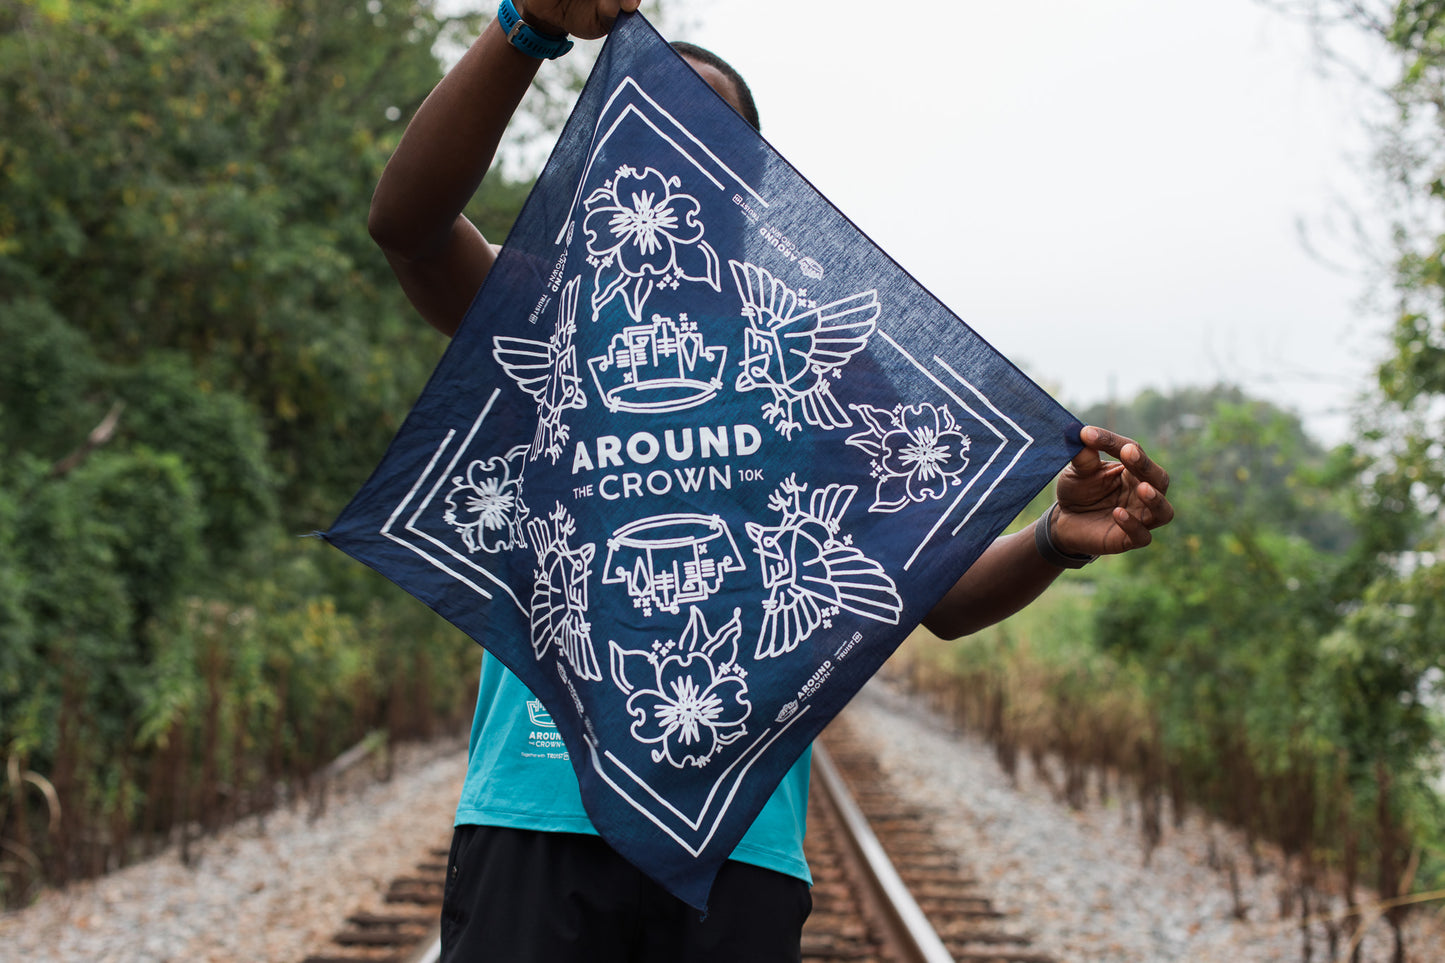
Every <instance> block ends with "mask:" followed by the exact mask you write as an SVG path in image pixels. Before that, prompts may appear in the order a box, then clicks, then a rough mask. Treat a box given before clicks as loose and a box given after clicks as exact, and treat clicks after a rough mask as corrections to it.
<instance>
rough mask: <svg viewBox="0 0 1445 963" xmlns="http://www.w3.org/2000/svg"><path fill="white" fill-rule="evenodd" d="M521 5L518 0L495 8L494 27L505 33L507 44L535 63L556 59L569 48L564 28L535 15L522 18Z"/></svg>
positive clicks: (509, 1)
mask: <svg viewBox="0 0 1445 963" xmlns="http://www.w3.org/2000/svg"><path fill="white" fill-rule="evenodd" d="M521 5H522V0H515V2H514V0H502V2H501V4H500V5H498V7H497V25H498V26H499V27H501V29H502V32H503V33H505V34H506V37H507V43H509V44H510V45H511V46H512V47H513V48H514V49H516V50H518V51H520V52H522V53H524V54H526V55H527V56H529V57H532V58H535V59H537V60H556V59H557V58H558V57H560V56H562V55H563V54H565V53H566V52H567V51H569V50H571V49H572V41H571V40H568V39H567V31H566V29H564V28H562V27H559V26H557V25H555V24H551V23H548V22H546V21H543V20H539V19H538V18H537V17H535V16H534V17H530V18H528V17H525V16H524V14H523V11H522V10H519V9H518V8H519V7H520V6H521Z"/></svg>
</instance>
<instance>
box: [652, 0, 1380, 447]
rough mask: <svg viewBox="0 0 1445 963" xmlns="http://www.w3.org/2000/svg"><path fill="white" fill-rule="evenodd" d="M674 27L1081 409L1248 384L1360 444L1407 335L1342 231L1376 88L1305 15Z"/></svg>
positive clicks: (896, 16)
mask: <svg viewBox="0 0 1445 963" xmlns="http://www.w3.org/2000/svg"><path fill="white" fill-rule="evenodd" d="M645 11H646V0H644V12H645ZM669 33H670V35H671V37H672V38H673V39H687V40H692V41H694V42H696V43H700V44H702V45H703V46H706V47H709V48H711V49H713V50H714V51H715V52H717V53H718V54H720V55H721V56H722V57H724V58H725V59H727V60H729V61H731V62H732V63H733V64H734V66H736V67H737V68H738V70H739V71H740V72H741V73H742V74H743V76H744V77H746V78H747V79H748V81H749V83H750V85H751V86H752V88H753V92H754V94H755V96H756V99H757V101H758V104H759V108H760V112H761V114H762V119H763V132H764V134H765V136H766V137H767V138H768V139H769V140H770V141H771V142H772V143H773V145H774V146H775V147H777V148H778V149H779V151H780V152H781V153H782V155H783V156H784V157H786V158H787V159H788V160H790V161H791V162H792V163H793V164H794V165H795V166H796V167H797V168H798V169H799V170H800V171H801V172H802V173H803V174H804V175H806V176H807V177H808V178H809V179H811V180H812V181H813V183H814V184H815V185H817V186H818V188H819V189H820V190H822V192H823V193H824V194H825V195H826V196H828V197H829V198H830V199H831V200H832V201H833V202H834V203H835V204H837V205H838V207H839V208H840V209H842V211H843V212H844V213H845V214H847V215H849V216H850V217H851V218H852V219H853V220H854V221H855V222H856V223H858V224H859V226H860V227H862V228H863V229H864V230H865V231H867V232H868V233H869V234H870V235H871V236H872V237H873V238H874V240H875V241H877V242H878V243H879V244H880V246H882V247H883V248H884V250H886V251H888V252H889V253H890V254H892V255H893V257H894V258H895V259H897V260H898V261H899V262H900V263H901V264H903V266H904V267H905V268H907V269H909V270H910V271H911V272H912V273H913V274H914V275H915V276H916V277H917V278H918V279H919V280H920V281H921V282H922V283H923V284H924V285H925V286H926V287H928V288H929V289H930V290H932V291H933V293H934V294H936V295H937V296H938V297H939V298H940V299H941V300H942V301H944V303H946V304H948V305H949V306H950V307H951V308H952V309H953V310H954V311H955V312H957V313H958V314H959V315H960V316H961V317H962V318H963V319H964V320H965V321H967V322H968V323H969V324H971V325H972V326H973V327H974V328H975V329H976V330H977V331H979V332H980V333H981V334H982V335H983V336H984V337H986V338H987V339H988V340H989V341H991V342H992V343H993V344H994V346H995V347H997V348H998V349H999V350H1001V351H1002V352H1003V353H1004V354H1005V355H1007V356H1008V357H1010V358H1011V359H1013V360H1014V361H1015V362H1016V363H1018V364H1019V365H1020V367H1022V368H1024V369H1025V370H1026V371H1028V372H1029V373H1030V374H1031V375H1033V377H1034V378H1035V379H1036V380H1038V381H1040V382H1041V383H1042V384H1044V385H1045V386H1046V387H1048V388H1049V389H1050V390H1051V391H1053V392H1054V393H1055V394H1056V395H1057V396H1058V397H1059V398H1060V400H1062V401H1063V402H1064V403H1065V404H1068V405H1074V406H1082V405H1085V404H1089V403H1093V402H1097V401H1103V400H1107V399H1109V398H1110V397H1111V396H1113V397H1117V398H1119V399H1120V400H1125V399H1127V398H1129V397H1132V396H1133V395H1134V394H1135V393H1136V392H1138V391H1139V390H1141V389H1144V388H1146V387H1154V388H1159V389H1164V390H1167V389H1169V388H1171V387H1176V386H1181V385H1194V384H1212V383H1214V382H1217V381H1220V380H1228V381H1233V382H1236V383H1239V384H1241V385H1243V386H1244V387H1245V388H1246V389H1248V390H1249V391H1251V392H1252V393H1255V394H1258V395H1261V396H1264V397H1268V398H1270V399H1272V400H1276V401H1278V402H1280V403H1282V404H1285V405H1287V406H1289V407H1292V408H1294V409H1295V410H1297V411H1299V412H1300V413H1301V414H1302V415H1304V416H1305V417H1306V421H1307V423H1308V425H1309V426H1310V427H1311V429H1312V430H1314V431H1315V433H1316V434H1317V435H1319V436H1320V437H1322V438H1323V439H1324V440H1326V441H1331V442H1333V441H1338V440H1341V439H1342V438H1343V437H1344V435H1345V431H1346V428H1347V421H1346V420H1345V418H1344V417H1343V415H1342V411H1343V409H1344V408H1345V406H1346V405H1347V403H1348V401H1349V399H1350V396H1351V395H1352V394H1354V393H1355V392H1357V391H1358V390H1360V389H1361V388H1363V387H1364V386H1365V384H1366V382H1367V380H1368V378H1369V368H1370V361H1371V360H1372V359H1374V358H1376V357H1377V356H1378V355H1379V354H1380V352H1381V351H1382V350H1383V348H1384V339H1385V331H1386V324H1385V322H1384V321H1382V320H1381V314H1380V312H1378V311H1373V312H1368V311H1365V310H1362V309H1361V307H1360V302H1361V299H1362V297H1363V296H1364V295H1365V294H1366V293H1367V280H1368V278H1367V275H1368V272H1367V271H1366V269H1365V267H1364V263H1365V262H1364V258H1363V257H1362V256H1361V255H1359V254H1357V253H1356V252H1355V251H1354V250H1353V248H1354V243H1353V241H1351V240H1350V233H1349V232H1348V231H1347V230H1344V229H1343V228H1342V227H1341V225H1343V224H1345V223H1346V221H1347V217H1348V214H1349V212H1350V210H1351V209H1352V208H1353V209H1363V208H1365V207H1366V206H1367V202H1366V201H1365V200H1364V198H1366V197H1367V194H1366V191H1365V184H1366V183H1367V177H1366V174H1365V172H1364V171H1363V168H1364V167H1365V162H1366V161H1367V157H1366V149H1367V145H1368V140H1367V137H1366V135H1365V133H1364V125H1363V115H1364V114H1365V113H1366V112H1367V111H1368V110H1369V109H1370V108H1371V102H1370V101H1369V99H1368V97H1367V96H1366V95H1365V94H1363V93H1361V92H1360V90H1359V89H1358V88H1357V87H1356V86H1355V85H1352V84H1350V83H1348V82H1346V81H1344V80H1343V79H1341V78H1338V77H1336V78H1335V79H1329V78H1327V77H1326V76H1324V75H1323V72H1322V71H1321V70H1320V58H1319V56H1318V54H1317V51H1316V48H1315V46H1314V44H1313V42H1312V40H1311V38H1310V36H1309V33H1308V31H1307V30H1306V28H1305V27H1304V26H1303V25H1302V24H1300V23H1298V22H1294V21H1290V20H1287V19H1285V18H1284V17H1282V16H1281V15H1279V14H1278V13H1275V12H1273V11H1271V10H1269V9H1267V8H1266V7H1264V6H1262V5H1261V4H1259V3H1258V2H1255V0H1089V2H1087V3H1085V2H1081V0H1032V2H1029V3H1018V2H1013V0H991V2H972V0H921V2H914V3H911V4H906V5H884V4H878V3H876V2H863V0H827V2H807V3H779V2H777V0H769V2H764V0H712V2H708V3H694V4H692V12H691V14H690V15H689V16H685V17H683V18H674V19H673V21H672V22H671V25H670V28H669ZM1301 224H1303V225H1304V227H1305V229H1306V232H1307V233H1308V235H1309V236H1310V237H1311V238H1312V243H1313V244H1314V245H1316V246H1318V247H1319V248H1320V249H1321V250H1322V251H1323V252H1324V253H1325V255H1326V256H1327V257H1328V259H1329V260H1332V261H1335V262H1338V263H1339V264H1340V265H1342V267H1343V269H1341V268H1340V267H1330V266H1327V264H1326V263H1324V262H1323V261H1322V259H1321V258H1320V257H1318V256H1316V255H1313V254H1311V253H1309V251H1308V250H1307V248H1306V245H1305V243H1304V241H1303V240H1302V239H1301V232H1300V225H1301Z"/></svg>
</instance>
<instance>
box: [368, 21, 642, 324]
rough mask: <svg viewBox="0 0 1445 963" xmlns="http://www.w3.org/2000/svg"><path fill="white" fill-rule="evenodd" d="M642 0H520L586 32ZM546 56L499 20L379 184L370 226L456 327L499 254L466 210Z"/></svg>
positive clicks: (400, 268)
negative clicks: (522, 46) (529, 50)
mask: <svg viewBox="0 0 1445 963" xmlns="http://www.w3.org/2000/svg"><path fill="white" fill-rule="evenodd" d="M638 3H639V0H530V2H526V3H523V2H521V0H518V2H517V3H516V6H517V8H518V12H519V13H520V14H521V15H522V19H524V20H525V21H526V22H527V23H528V24H530V25H531V26H533V27H534V28H536V29H537V30H540V31H542V32H543V33H549V34H556V35H560V34H571V35H572V36H575V37H581V38H583V39H593V38H596V37H600V36H602V35H604V34H605V33H606V32H607V31H608V29H610V28H611V26H612V22H613V21H614V20H615V19H617V15H618V13H619V12H621V11H623V10H626V11H629V12H630V11H633V10H636V9H637V6H638ZM540 65H541V61H540V60H536V59H534V58H532V57H529V56H527V55H526V54H524V53H521V52H520V51H518V50H516V49H515V48H514V47H512V45H511V44H509V43H507V38H506V35H505V34H504V33H502V29H501V27H499V26H498V25H497V22H496V21H495V20H493V21H492V22H491V23H489V24H487V28H486V29H485V30H483V31H482V34H481V36H479V37H478V38H477V40H476V42H475V43H473V44H472V46H471V48H470V49H469V50H468V51H467V52H466V54H465V55H464V56H463V57H462V59H461V60H460V61H459V62H458V63H457V64H456V66H454V67H453V68H452V69H451V70H450V71H449V72H448V73H447V75H446V76H445V77H443V78H442V81H441V83H439V84H437V86H436V88H435V89H434V90H433V91H432V92H431V94H429V95H428V96H427V99H426V100H425V101H424V102H423V103H422V105H421V107H420V108H419V109H418V110H417V112H416V116H415V117H413V118H412V120H411V123H409V124H408V125H407V128H406V133H405V134H403V135H402V138H401V143H399V144H398V145H397V148H396V151H395V153H393V154H392V156H391V160H389V161H388V162H387V165H386V170H385V171H383V172H382V175H381V181H380V182H379V183H378V184H377V185H376V192H375V194H373V195H372V199H371V213H370V215H369V217H368V219H367V227H368V229H369V230H370V231H371V236H372V238H373V239H374V240H375V241H376V243H377V244H378V245H380V247H381V249H382V251H383V252H384V253H385V254H386V259H387V261H388V262H389V263H390V264H391V269H392V271H393V272H394V273H395V274H396V278H397V280H398V281H399V282H401V287H402V290H403V291H405V292H406V296H407V298H408V299H410V301H411V303H412V304H413V305H414V306H415V307H416V309H417V311H419V312H420V313H421V316H422V317H423V318H425V319H426V320H427V321H428V322H429V323H431V324H432V326H434V327H435V328H437V330H439V331H441V332H442V333H443V334H445V335H447V336H451V335H453V334H455V333H456V330H457V326H458V325H460V324H461V321H462V317H463V315H465V314H466V311H467V308H468V306H470V304H471V302H472V298H473V297H474V296H475V295H476V293H477V290H478V289H479V288H480V287H481V286H482V282H483V281H484V280H486V277H487V274H488V272H490V271H491V269H492V264H493V263H495V261H496V259H497V255H496V250H495V249H494V248H493V247H492V245H491V244H489V243H488V242H487V240H486V238H484V237H482V234H481V232H480V231H478V230H477V228H476V226H475V225H473V224H472V223H471V222H470V221H469V220H467V218H466V217H465V216H463V214H462V208H464V207H465V206H466V204H467V201H469V200H470V199H471V197H472V195H473V194H475V193H476V191H477V188H478V187H479V186H480V185H481V183H482V178H483V177H484V176H485V175H486V173H487V168H489V167H490V166H491V164H492V160H493V159H494V158H495V157H496V153H497V145H498V144H499V143H501V140H502V134H503V132H504V131H505V130H506V129H507V124H508V123H509V122H510V121H511V119H512V115H513V114H514V113H516V111H517V106H518V105H519V104H520V103H521V102H522V95H523V94H525V93H526V92H527V87H528V86H529V85H530V84H531V82H532V78H533V77H534V76H536V73H537V70H538V67H539V66H540Z"/></svg>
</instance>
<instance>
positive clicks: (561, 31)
mask: <svg viewBox="0 0 1445 963" xmlns="http://www.w3.org/2000/svg"><path fill="white" fill-rule="evenodd" d="M512 3H513V5H514V6H515V7H516V10H517V16H518V17H521V18H522V22H523V23H525V24H526V25H527V26H529V27H531V28H532V29H533V30H535V31H537V32H538V33H540V34H542V35H543V36H545V37H547V38H548V39H554V38H555V39H562V38H565V37H566V36H567V29H566V28H565V27H563V26H562V25H561V24H556V23H553V22H552V21H550V20H548V19H546V18H545V17H540V16H538V15H537V14H536V13H534V12H532V11H529V10H528V9H527V0H512ZM533 6H535V4H533Z"/></svg>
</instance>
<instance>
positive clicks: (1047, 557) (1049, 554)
mask: <svg viewBox="0 0 1445 963" xmlns="http://www.w3.org/2000/svg"><path fill="white" fill-rule="evenodd" d="M1058 507H1059V503H1058V502H1054V503H1053V504H1052V505H1050V506H1049V510H1048V511H1046V512H1044V514H1043V515H1042V516H1041V517H1040V518H1039V520H1038V521H1036V522H1034V547H1035V548H1037V549H1038V550H1039V555H1041V556H1043V559H1044V561H1045V562H1048V563H1049V564H1050V565H1057V566H1058V567H1059V568H1083V567H1084V566H1085V565H1088V564H1089V563H1090V562H1092V561H1093V560H1094V559H1096V558H1098V557H1099V556H1097V555H1069V554H1066V553H1064V552H1061V551H1059V550H1058V549H1057V548H1055V547H1054V539H1053V527H1054V509H1056V508H1058Z"/></svg>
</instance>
